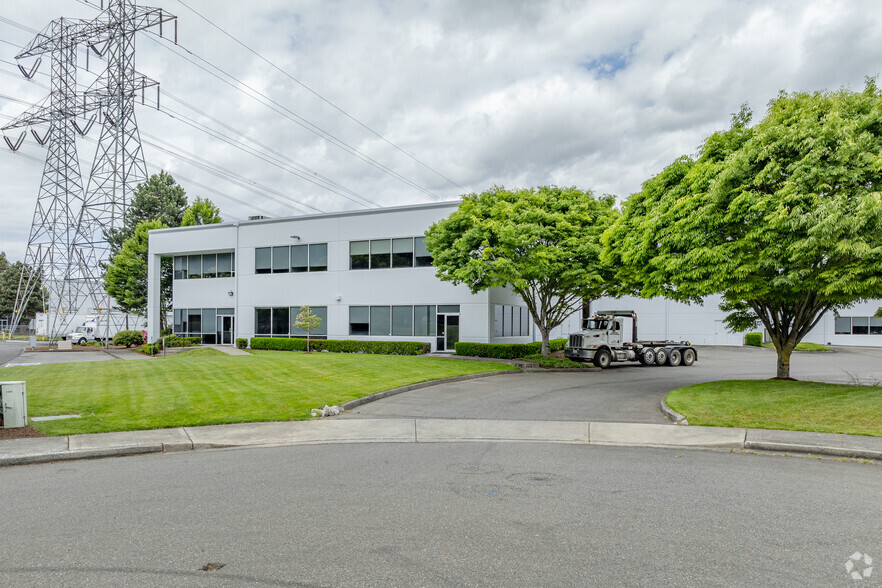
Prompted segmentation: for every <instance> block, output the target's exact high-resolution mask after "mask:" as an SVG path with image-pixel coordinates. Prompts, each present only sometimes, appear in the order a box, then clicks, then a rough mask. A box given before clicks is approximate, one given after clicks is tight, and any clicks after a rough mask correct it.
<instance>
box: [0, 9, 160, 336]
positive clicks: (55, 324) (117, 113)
mask: <svg viewBox="0 0 882 588" xmlns="http://www.w3.org/2000/svg"><path fill="white" fill-rule="evenodd" d="M175 19H176V17H175V16H173V15H170V14H168V13H167V12H164V11H163V10H161V9H159V8H149V7H143V6H137V5H135V3H134V2H132V1H131V0H110V1H109V3H108V6H107V8H106V9H105V8H104V7H103V2H102V13H101V14H100V15H99V16H98V17H97V18H96V19H95V20H92V21H83V20H76V21H72V20H70V19H58V20H56V21H53V22H52V24H50V26H49V27H47V29H46V30H44V31H43V32H42V33H40V34H38V35H37V37H36V38H35V39H34V40H33V41H31V43H30V44H29V45H28V46H27V47H25V49H24V50H23V51H22V52H21V53H19V55H17V56H16V58H17V59H23V58H26V57H33V56H38V55H41V54H45V53H51V54H52V58H53V68H52V92H51V94H50V97H49V105H48V106H47V105H44V104H38V105H36V106H34V107H32V108H31V109H29V110H28V111H27V112H25V113H24V114H23V115H21V116H19V117H18V118H17V119H15V120H14V121H13V122H12V123H10V124H8V125H6V126H5V127H4V128H3V130H7V129H11V128H18V127H22V126H29V125H34V124H39V123H46V122H48V123H49V126H50V130H49V133H48V134H47V136H46V138H44V139H41V138H40V137H39V135H37V134H36V132H34V131H32V133H33V134H34V137H35V138H37V140H38V141H39V142H40V143H41V144H48V145H49V152H48V154H47V158H46V167H45V169H44V172H43V181H42V184H41V189H40V196H39V197H38V201H37V207H36V210H35V212H34V220H33V224H32V228H31V235H30V238H29V240H28V251H27V254H26V258H25V271H26V270H27V267H28V263H29V262H30V264H31V267H33V268H34V269H35V270H36V271H34V272H29V273H28V275H27V276H26V275H25V272H23V273H22V278H21V280H20V285H19V289H18V293H17V295H16V304H15V312H14V314H13V325H12V327H13V329H15V327H16V326H17V325H18V323H19V322H20V320H21V316H22V314H23V312H24V310H25V308H26V307H27V301H28V300H29V299H30V297H31V295H32V293H33V290H34V287H35V285H36V283H37V282H38V281H39V280H38V278H39V277H42V280H43V282H44V283H45V284H46V286H47V288H48V290H49V298H50V304H49V306H50V310H51V312H52V315H53V316H52V318H51V325H50V326H49V329H50V333H49V334H50V338H55V337H56V336H57V335H58V334H60V333H63V332H64V331H65V330H66V329H67V328H68V327H69V326H70V321H71V320H72V319H73V318H74V317H75V316H76V315H77V314H78V313H79V314H82V313H84V312H97V311H106V312H107V328H108V329H110V328H111V327H112V325H111V320H112V318H114V317H112V316H111V314H110V307H111V306H112V304H113V303H112V301H111V299H110V298H109V297H108V295H107V294H106V293H105V291H104V285H103V271H104V264H106V263H107V262H108V261H109V258H110V244H109V243H108V240H107V235H108V234H109V233H110V232H111V231H113V230H116V229H119V228H120V227H121V226H122V222H123V218H124V215H125V211H126V209H127V207H128V204H129V202H130V200H131V195H132V194H133V193H134V190H135V188H136V187H137V185H138V184H139V183H141V182H143V181H145V180H146V179H147V171H146V164H145V162H144V154H143V151H142V148H141V139H140V135H139V133H138V127H137V122H136V120H135V108H134V106H135V99H136V96H137V95H138V94H140V96H141V101H142V103H143V102H144V100H145V92H146V89H147V88H150V87H156V89H157V106H158V102H159V84H158V82H155V81H153V80H151V79H149V78H147V77H146V76H143V75H141V74H139V73H137V72H136V71H135V67H134V65H135V34H136V33H137V32H138V31H142V30H146V29H148V28H151V27H154V26H159V30H160V35H162V25H163V23H164V22H168V21H172V20H174V21H175V23H174V24H175V42H177V21H176V20H175ZM81 44H85V45H86V46H87V47H88V48H90V49H91V50H93V51H94V52H95V53H97V54H98V55H99V56H105V55H106V56H107V69H106V70H105V72H104V73H103V74H102V75H101V76H99V77H98V79H97V80H96V81H95V82H94V83H93V84H92V85H91V86H90V87H89V89H87V90H86V91H85V92H83V93H82V94H77V92H76V51H77V47H78V45H81ZM87 51H88V49H87ZM38 65H39V64H37V65H35V66H34V68H33V69H32V70H31V71H30V72H28V71H26V70H25V69H24V68H21V67H20V69H21V71H22V73H24V74H25V75H26V76H28V77H31V76H33V75H34V73H35V72H36V67H37V66H38ZM93 111H98V115H99V116H100V117H101V137H100V138H99V141H98V149H97V152H96V155H95V160H94V162H93V165H92V173H91V174H90V178H89V187H88V190H87V191H86V193H85V195H84V194H83V186H82V181H81V179H80V170H79V164H78V160H77V156H76V142H75V135H74V131H78V132H80V133H81V134H85V133H86V132H88V130H89V128H91V126H92V123H93V122H94V121H95V115H94V114H93V116H92V118H91V120H90V121H89V123H88V124H87V125H85V128H84V129H80V127H79V126H78V125H77V123H76V121H75V117H76V116H78V115H87V114H88V113H90V112H93ZM23 137H24V134H22V136H21V137H20V138H19V140H18V141H17V142H15V143H13V142H11V141H9V140H8V139H7V140H6V142H7V144H8V145H9V146H10V147H11V148H13V149H18V147H20V146H21V141H22V140H23ZM115 318H118V319H119V322H121V321H122V320H123V319H122V318H121V317H119V316H117V317H115ZM116 326H119V325H116Z"/></svg>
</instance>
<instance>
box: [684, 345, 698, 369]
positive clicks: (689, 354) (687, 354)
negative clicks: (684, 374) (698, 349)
mask: <svg viewBox="0 0 882 588" xmlns="http://www.w3.org/2000/svg"><path fill="white" fill-rule="evenodd" d="M693 363H695V350H694V349H684V350H683V365H685V366H690V365H692V364H693Z"/></svg>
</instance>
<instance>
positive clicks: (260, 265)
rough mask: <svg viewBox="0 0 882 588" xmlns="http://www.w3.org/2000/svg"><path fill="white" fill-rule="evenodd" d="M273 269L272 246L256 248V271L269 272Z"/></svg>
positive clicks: (257, 272) (260, 272)
mask: <svg viewBox="0 0 882 588" xmlns="http://www.w3.org/2000/svg"><path fill="white" fill-rule="evenodd" d="M272 271H273V249H272V247H258V248H257V249H255V250H254V273H256V274H269V273H271V272H272Z"/></svg>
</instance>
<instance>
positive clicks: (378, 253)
mask: <svg viewBox="0 0 882 588" xmlns="http://www.w3.org/2000/svg"><path fill="white" fill-rule="evenodd" d="M387 267H392V242H391V241H390V240H389V239H377V240H374V241H371V269H385V268H387Z"/></svg>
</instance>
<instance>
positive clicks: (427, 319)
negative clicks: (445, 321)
mask: <svg viewBox="0 0 882 588" xmlns="http://www.w3.org/2000/svg"><path fill="white" fill-rule="evenodd" d="M435 332H436V323H435V307H434V306H414V307H413V334H414V336H416V337H434V336H435Z"/></svg>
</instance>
